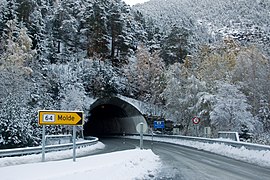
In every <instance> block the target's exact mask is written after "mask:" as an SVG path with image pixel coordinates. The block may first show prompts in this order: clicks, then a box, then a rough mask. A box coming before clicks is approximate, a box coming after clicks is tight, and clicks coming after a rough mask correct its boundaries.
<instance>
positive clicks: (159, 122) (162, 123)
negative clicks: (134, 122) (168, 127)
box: [154, 121, 165, 129]
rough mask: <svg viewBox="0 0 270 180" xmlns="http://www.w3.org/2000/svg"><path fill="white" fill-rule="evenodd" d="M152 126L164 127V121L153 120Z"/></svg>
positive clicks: (156, 127)
mask: <svg viewBox="0 0 270 180" xmlns="http://www.w3.org/2000/svg"><path fill="white" fill-rule="evenodd" d="M154 128H155V129H164V128H165V123H164V121H154Z"/></svg>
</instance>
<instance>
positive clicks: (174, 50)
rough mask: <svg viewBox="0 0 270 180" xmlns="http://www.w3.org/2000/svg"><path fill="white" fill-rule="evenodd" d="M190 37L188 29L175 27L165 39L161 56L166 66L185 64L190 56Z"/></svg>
mask: <svg viewBox="0 0 270 180" xmlns="http://www.w3.org/2000/svg"><path fill="white" fill-rule="evenodd" d="M188 36H189V32H188V31H187V30H186V29H184V28H178V27H177V26H174V27H173V28H172V30H171V32H170V34H169V35H168V36H167V37H165V38H164V40H163V41H162V42H161V44H162V46H161V53H160V56H161V57H162V58H163V59H164V61H165V63H166V65H169V64H173V63H176V62H179V63H184V59H185V58H186V56H187V54H188V45H189V44H188Z"/></svg>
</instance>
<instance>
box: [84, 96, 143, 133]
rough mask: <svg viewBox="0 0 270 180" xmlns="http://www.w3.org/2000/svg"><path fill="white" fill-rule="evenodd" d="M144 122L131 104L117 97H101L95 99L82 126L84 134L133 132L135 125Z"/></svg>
mask: <svg viewBox="0 0 270 180" xmlns="http://www.w3.org/2000/svg"><path fill="white" fill-rule="evenodd" d="M140 122H143V123H146V121H145V119H144V117H143V115H142V113H141V112H140V111H139V110H138V109H136V108H135V107H134V106H133V105H131V104H129V103H128V102H126V101H124V100H122V99H120V98H118V97H109V98H101V99H98V100H97V101H95V102H94V103H93V104H92V105H91V107H90V112H89V117H86V122H85V124H84V126H83V129H84V130H83V134H84V136H95V137H102V136H107V135H122V134H123V133H125V134H135V133H137V131H136V125H137V124H139V123H140Z"/></svg>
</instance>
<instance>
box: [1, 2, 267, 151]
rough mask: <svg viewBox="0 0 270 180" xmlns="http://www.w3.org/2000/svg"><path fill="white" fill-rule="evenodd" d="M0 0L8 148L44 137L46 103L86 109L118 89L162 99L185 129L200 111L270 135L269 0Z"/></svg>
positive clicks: (227, 125)
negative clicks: (139, 1)
mask: <svg viewBox="0 0 270 180" xmlns="http://www.w3.org/2000/svg"><path fill="white" fill-rule="evenodd" d="M0 2H1V3H0V148H13V147H24V146H35V145H38V144H40V140H41V127H39V126H38V125H37V111H38V110H40V109H61V110H82V111H84V112H85V113H86V116H87V113H89V112H88V111H89V107H90V105H91V103H92V102H93V99H95V98H100V97H106V96H113V95H117V94H120V95H123V96H126V97H130V98H134V99H137V100H139V101H142V102H146V103H149V104H152V105H156V106H158V107H159V108H161V109H163V110H162V112H160V113H161V114H162V116H164V117H165V118H169V119H171V120H173V121H174V122H175V123H176V124H177V125H178V127H179V128H180V130H181V134H183V135H192V132H193V131H192V128H193V125H192V122H191V119H192V118H193V117H194V116H198V117H200V118H201V120H202V122H201V123H202V124H201V127H202V128H203V127H212V129H213V133H216V132H217V131H218V130H231V131H241V129H243V128H245V129H248V131H249V132H252V133H253V134H254V141H255V142H258V143H264V144H269V132H270V116H269V115H270V111H269V108H270V107H269V101H270V91H269V88H270V81H269V79H270V71H269V67H270V66H269V61H270V58H269V57H270V55H269V54H270V53H269V48H268V47H269V37H270V36H269V34H270V30H269V19H270V18H269V15H270V14H269V12H268V10H269V7H270V6H269V2H268V1H264V0H258V1H250V3H251V4H249V3H244V2H242V1H239V2H238V1H237V0H230V2H229V3H225V1H224V2H223V1H221V2H222V3H221V4H223V5H224V4H226V6H221V5H218V4H217V3H215V1H214V0H207V1H200V0H197V1H196V2H197V5H196V6H195V5H194V3H195V2H194V3H188V2H187V1H181V3H182V4H181V3H179V1H173V0H167V1H166V3H165V4H164V3H162V2H164V1H161V2H160V1H158V0H151V1H149V2H148V3H145V4H143V5H139V6H134V7H130V6H128V5H126V4H125V3H124V2H123V1H121V0H0ZM156 2H159V3H160V6H157V4H158V3H156ZM176 2H178V4H177V3H176ZM205 7H208V8H205ZM251 7H252V8H251ZM254 8H257V10H260V11H259V12H258V11H256V10H255V9H254ZM206 9H208V11H206ZM228 9H230V11H228ZM248 9H254V10H252V11H251V10H250V11H247V10H248ZM240 10H241V11H240ZM187 12H189V13H187ZM228 12H230V13H228ZM238 12H241V14H239V13H238ZM267 12H268V14H267ZM255 17H256V18H255ZM267 17H268V18H267ZM262 18H263V19H262ZM225 19H227V20H225ZM221 20H223V21H221ZM233 20H234V21H233ZM240 30H241V31H240ZM149 113H152V114H153V113H154V112H149ZM62 130H63V127H61V126H52V127H47V131H48V132H49V133H51V134H59V133H62ZM201 132H202V131H201ZM200 135H201V136H202V135H203V133H201V134H200Z"/></svg>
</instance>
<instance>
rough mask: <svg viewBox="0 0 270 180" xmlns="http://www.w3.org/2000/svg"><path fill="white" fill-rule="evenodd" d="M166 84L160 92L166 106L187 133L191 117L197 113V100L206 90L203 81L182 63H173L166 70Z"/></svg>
mask: <svg viewBox="0 0 270 180" xmlns="http://www.w3.org/2000/svg"><path fill="white" fill-rule="evenodd" d="M166 75H167V77H166V79H167V85H166V88H165V90H164V92H163V93H162V97H163V98H164V99H165V101H166V108H167V110H168V111H170V112H171V113H173V114H174V116H175V119H174V120H175V121H177V122H179V123H180V124H181V125H182V126H183V127H184V129H183V133H184V134H185V135H187V134H189V133H190V132H188V130H189V127H190V126H191V123H192V122H191V119H192V118H193V117H194V116H198V115H199V109H197V107H198V106H197V103H198V100H199V98H200V96H201V94H202V93H203V92H205V91H206V87H205V83H204V82H201V81H199V80H198V79H197V78H196V77H195V76H194V75H191V74H190V72H189V70H188V69H187V68H185V66H184V65H181V64H179V63H175V64H174V65H172V66H170V68H169V69H168V71H167V74H166Z"/></svg>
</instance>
